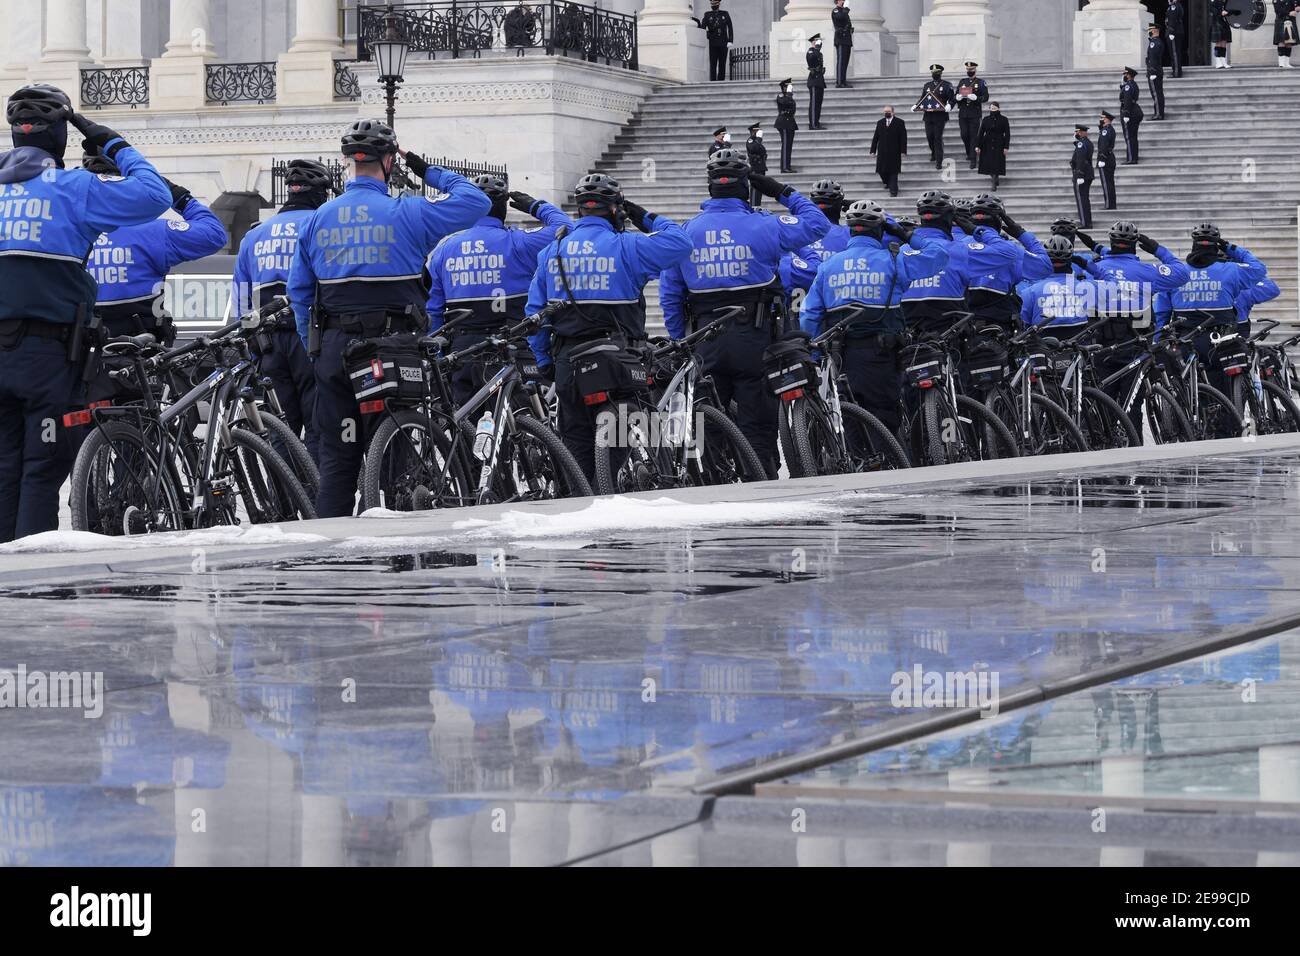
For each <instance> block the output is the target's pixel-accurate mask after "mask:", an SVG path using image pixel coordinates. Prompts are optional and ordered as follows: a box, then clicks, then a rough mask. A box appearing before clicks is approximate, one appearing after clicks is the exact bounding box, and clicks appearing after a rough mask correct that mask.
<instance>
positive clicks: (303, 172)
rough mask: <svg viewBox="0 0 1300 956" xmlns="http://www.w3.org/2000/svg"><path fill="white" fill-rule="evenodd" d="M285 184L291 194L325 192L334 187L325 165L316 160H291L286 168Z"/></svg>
mask: <svg viewBox="0 0 1300 956" xmlns="http://www.w3.org/2000/svg"><path fill="white" fill-rule="evenodd" d="M284 184H285V186H287V187H288V189H289V192H290V193H294V194H298V193H307V192H312V191H318V192H325V191H326V190H328V189H329V188H330V187H332V186H333V185H334V180H333V178H332V177H331V176H330V172H329V170H328V169H326V168H325V164H324V163H318V162H316V160H314V159H291V160H289V165H288V166H287V167H286V168H285V173H284Z"/></svg>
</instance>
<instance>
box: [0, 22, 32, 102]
mask: <svg viewBox="0 0 1300 956" xmlns="http://www.w3.org/2000/svg"><path fill="white" fill-rule="evenodd" d="M0 20H2V21H3V22H4V25H5V29H4V33H3V35H0V44H3V46H2V47H0V49H3V51H4V52H3V60H4V62H3V65H0V94H2V95H3V96H4V98H5V99H8V98H9V95H10V94H11V93H13V91H14V90H16V89H18V87H20V86H22V85H23V84H24V83H26V82H27V71H28V69H30V67H31V65H32V64H33V63H34V62H35V61H36V60H37V59H39V58H40V54H41V32H42V30H41V26H42V25H41V5H40V4H39V3H32V2H31V0H0Z"/></svg>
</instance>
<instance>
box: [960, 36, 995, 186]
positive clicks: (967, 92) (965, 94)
mask: <svg viewBox="0 0 1300 956" xmlns="http://www.w3.org/2000/svg"><path fill="white" fill-rule="evenodd" d="M977 69H979V64H978V63H976V62H975V61H974V60H967V61H966V75H965V76H964V77H962V78H961V79H960V80H958V81H957V123H958V125H959V126H960V128H961V143H962V145H963V146H965V147H966V161H967V162H968V163H970V168H971V169H974V168H975V167H976V166H977V165H978V163H979V159H978V157H976V155H975V147H976V146H978V145H979V136H980V120H981V118H982V117H983V112H984V104H985V103H987V102H988V100H989V85H988V84H987V83H985V82H984V81H983V80H982V79H980V78H979V77H978V76H976V75H975V71H976V70H977ZM993 188H994V189H996V188H997V184H996V183H994V185H993Z"/></svg>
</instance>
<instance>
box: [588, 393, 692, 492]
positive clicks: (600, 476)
mask: <svg viewBox="0 0 1300 956" xmlns="http://www.w3.org/2000/svg"><path fill="white" fill-rule="evenodd" d="M654 414H655V410H654V409H647V408H645V407H644V406H642V405H641V404H639V403H637V402H635V401H631V402H628V403H627V404H626V405H625V406H624V410H623V413H622V414H620V412H619V409H618V406H616V405H614V404H606V405H605V406H603V407H602V410H601V412H600V413H599V414H598V415H597V424H596V447H595V458H596V494H598V495H621V494H630V493H632V492H636V491H658V490H660V489H666V488H676V487H677V486H678V480H677V469H676V466H675V465H674V463H673V458H672V455H671V454H670V453H669V451H668V449H667V448H666V447H665V446H664V445H663V444H662V443H661V442H659V441H658V439H657V436H656V435H654V434H653V433H652V432H651V431H650V429H649V428H648V427H647V426H644V425H643V421H644V422H649V421H651V420H652V417H653V415H654Z"/></svg>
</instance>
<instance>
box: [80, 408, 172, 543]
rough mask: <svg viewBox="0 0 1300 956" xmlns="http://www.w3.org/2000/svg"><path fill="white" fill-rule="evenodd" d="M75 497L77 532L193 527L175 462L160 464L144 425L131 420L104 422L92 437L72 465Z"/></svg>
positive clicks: (116, 532)
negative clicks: (189, 521) (142, 430)
mask: <svg viewBox="0 0 1300 956" xmlns="http://www.w3.org/2000/svg"><path fill="white" fill-rule="evenodd" d="M71 498H72V501H71V506H72V527H73V528H74V529H75V530H77V531H93V532H94V533H96V534H107V535H132V534H148V533H151V532H155V531H181V530H184V529H185V528H187V527H188V515H187V512H186V509H185V505H184V504H183V502H184V501H185V496H184V495H183V494H182V492H181V485H180V480H179V477H178V476H177V475H176V473H175V468H174V466H173V464H172V463H171V462H163V463H161V464H160V462H159V456H158V454H157V451H156V450H155V449H154V448H152V447H150V445H149V443H148V442H147V441H146V440H145V437H144V435H142V434H141V433H140V430H139V429H137V428H135V427H133V426H131V425H128V424H126V423H125V422H101V423H100V424H99V425H98V426H96V427H95V428H94V429H93V430H92V431H91V433H90V434H89V435H87V436H86V440H85V442H83V443H82V446H81V449H80V451H79V452H78V454H77V460H76V462H75V463H74V465H73V467H72V481H71Z"/></svg>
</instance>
